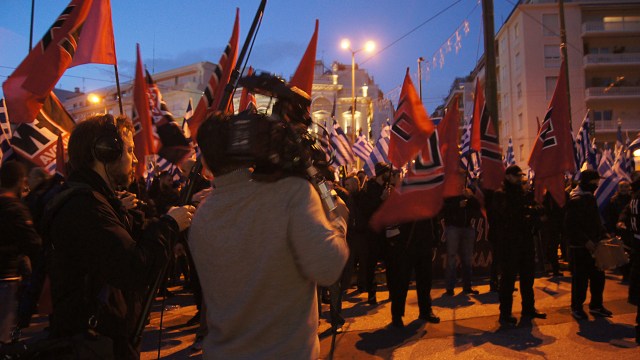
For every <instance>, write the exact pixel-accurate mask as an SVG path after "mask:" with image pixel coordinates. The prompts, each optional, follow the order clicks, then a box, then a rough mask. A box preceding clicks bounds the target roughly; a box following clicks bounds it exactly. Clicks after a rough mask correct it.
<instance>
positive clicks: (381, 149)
mask: <svg viewBox="0 0 640 360" xmlns="http://www.w3.org/2000/svg"><path fill="white" fill-rule="evenodd" d="M390 129H391V127H390V126H389V124H388V123H387V124H386V125H384V126H383V127H382V131H380V138H379V139H378V142H376V146H375V148H373V151H371V154H369V158H367V159H365V162H364V172H365V173H366V174H367V175H368V176H369V177H373V176H376V171H375V166H376V164H377V163H379V162H383V163H387V164H388V163H389V158H388V157H387V155H388V154H389V138H390V134H391V132H390Z"/></svg>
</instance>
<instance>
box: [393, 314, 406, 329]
mask: <svg viewBox="0 0 640 360" xmlns="http://www.w3.org/2000/svg"><path fill="white" fill-rule="evenodd" d="M391 326H393V327H395V328H398V329H402V328H404V322H402V318H401V317H399V316H394V317H393V318H392V319H391Z"/></svg>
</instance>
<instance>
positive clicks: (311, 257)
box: [189, 113, 348, 359]
mask: <svg viewBox="0 0 640 360" xmlns="http://www.w3.org/2000/svg"><path fill="white" fill-rule="evenodd" d="M235 119H238V118H237V117H233V116H231V117H230V116H227V115H223V114H220V113H214V114H212V115H211V116H209V117H208V118H207V119H206V120H205V121H204V122H203V123H202V125H201V126H200V128H199V130H198V135H197V140H198V145H199V147H200V149H201V151H202V160H203V166H204V168H205V169H208V170H209V171H210V172H211V173H212V174H213V176H214V180H213V184H214V187H215V190H214V191H213V192H212V194H211V195H210V196H209V197H208V198H207V199H206V200H204V201H203V202H202V203H201V204H200V207H199V208H198V211H197V212H196V214H195V216H194V221H193V225H192V227H191V230H190V233H189V246H190V248H191V251H192V254H193V258H194V262H195V265H196V268H197V270H198V273H199V274H200V282H201V285H202V290H203V296H204V302H205V305H206V307H207V323H208V327H209V333H208V334H207V335H206V337H205V338H204V342H203V350H204V358H205V359H206V358H213V357H214V356H215V357H216V358H221V359H229V358H243V359H258V358H265V359H312V358H313V359H316V358H317V357H318V355H319V341H318V337H317V324H318V311H317V298H316V283H318V284H320V285H324V286H328V285H330V284H332V283H334V282H335V281H336V279H338V277H339V276H340V274H341V272H342V269H343V266H344V264H345V262H346V260H347V257H348V249H347V244H346V241H345V233H346V227H347V223H346V219H347V218H348V214H347V210H346V206H345V205H344V203H343V202H341V201H338V206H337V208H336V211H334V212H333V213H330V214H326V213H325V210H323V205H322V202H321V200H320V197H319V196H318V194H317V193H316V191H315V190H314V188H313V187H312V186H311V184H310V183H309V181H307V180H305V179H303V178H301V177H299V176H287V177H280V178H279V179H277V180H276V179H272V180H273V181H268V182H261V181H255V180H253V179H252V173H251V171H252V170H251V168H250V167H251V166H253V164H254V161H252V160H249V159H239V158H237V157H234V156H229V153H228V152H227V150H228V148H229V146H230V145H231V144H234V143H233V141H234V140H235V138H234V140H232V139H230V128H231V126H232V125H231V124H232V121H233V120H235ZM254 120H255V119H254ZM255 121H256V122H257V121H269V120H266V119H260V120H255ZM253 125H256V126H258V124H253Z"/></svg>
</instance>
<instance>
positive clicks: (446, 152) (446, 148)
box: [438, 96, 464, 197]
mask: <svg viewBox="0 0 640 360" xmlns="http://www.w3.org/2000/svg"><path fill="white" fill-rule="evenodd" d="M458 101H459V97H458V96H456V97H455V98H454V99H453V102H452V104H451V105H450V106H449V108H448V109H447V113H446V114H445V115H444V118H443V119H442V121H440V123H439V124H438V133H439V134H440V135H441V136H442V137H441V138H440V151H441V152H442V156H443V161H444V174H445V175H444V177H445V183H444V190H443V197H449V196H457V195H461V194H462V187H463V186H464V173H462V172H461V170H460V151H459V150H458V139H459V136H458V127H459V124H460V112H459V110H458Z"/></svg>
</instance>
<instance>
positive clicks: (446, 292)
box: [444, 289, 453, 296]
mask: <svg viewBox="0 0 640 360" xmlns="http://www.w3.org/2000/svg"><path fill="white" fill-rule="evenodd" d="M444 294H445V295H447V296H453V289H447V291H445V292H444Z"/></svg>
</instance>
